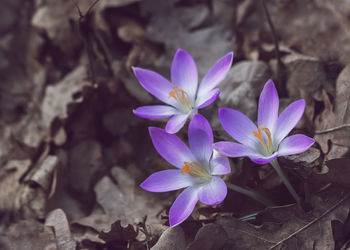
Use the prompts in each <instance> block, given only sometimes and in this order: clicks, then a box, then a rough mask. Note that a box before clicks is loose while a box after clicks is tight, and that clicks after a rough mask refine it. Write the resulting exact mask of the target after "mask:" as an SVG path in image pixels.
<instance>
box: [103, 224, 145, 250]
mask: <svg viewBox="0 0 350 250" xmlns="http://www.w3.org/2000/svg"><path fill="white" fill-rule="evenodd" d="M137 235H138V232H137V231H135V229H134V227H133V226H132V225H130V224H128V225H127V226H126V227H122V225H121V221H120V220H117V221H116V222H114V223H113V224H112V225H111V229H110V230H109V231H108V232H104V231H101V232H100V233H99V235H98V237H99V238H100V239H102V240H104V241H105V242H106V246H107V247H113V248H118V249H119V248H127V247H128V246H129V245H130V244H131V243H132V242H133V241H136V237H137Z"/></svg>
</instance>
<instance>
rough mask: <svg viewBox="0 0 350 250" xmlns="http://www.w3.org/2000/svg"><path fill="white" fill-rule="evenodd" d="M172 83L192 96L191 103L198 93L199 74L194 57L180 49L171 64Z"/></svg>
mask: <svg viewBox="0 0 350 250" xmlns="http://www.w3.org/2000/svg"><path fill="white" fill-rule="evenodd" d="M171 81H172V83H173V84H175V85H177V86H179V87H180V88H182V89H183V90H184V91H186V92H187V94H188V95H189V96H190V98H191V101H194V97H195V95H196V91H197V85H198V72H197V66H196V63H195V61H194V60H193V58H192V56H191V55H190V54H188V53H187V52H186V51H185V50H183V49H178V50H177V51H176V54H175V56H174V59H173V62H172V64H171Z"/></svg>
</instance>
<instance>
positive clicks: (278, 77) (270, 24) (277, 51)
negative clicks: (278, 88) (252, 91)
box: [261, 0, 282, 82]
mask: <svg viewBox="0 0 350 250" xmlns="http://www.w3.org/2000/svg"><path fill="white" fill-rule="evenodd" d="M261 2H262V5H263V9H264V13H265V16H266V19H267V22H268V24H269V27H270V30H271V33H272V39H273V42H274V44H275V56H276V59H277V80H278V82H279V80H281V79H280V78H281V65H282V61H281V56H280V49H279V45H278V40H277V36H276V31H275V27H274V26H273V23H272V21H271V17H270V13H269V11H268V9H267V6H266V2H265V0H261Z"/></svg>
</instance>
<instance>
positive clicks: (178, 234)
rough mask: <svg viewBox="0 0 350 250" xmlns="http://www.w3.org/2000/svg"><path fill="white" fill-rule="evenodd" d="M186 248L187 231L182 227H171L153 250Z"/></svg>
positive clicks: (179, 249)
mask: <svg viewBox="0 0 350 250" xmlns="http://www.w3.org/2000/svg"><path fill="white" fill-rule="evenodd" d="M185 248H186V239H185V233H184V231H183V230H182V228H181V227H179V226H178V227H169V228H168V229H167V230H165V231H164V233H163V234H162V235H161V236H160V238H159V240H158V242H157V244H155V245H154V246H153V247H152V248H151V250H163V249H169V250H182V249H185Z"/></svg>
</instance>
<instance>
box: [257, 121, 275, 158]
mask: <svg viewBox="0 0 350 250" xmlns="http://www.w3.org/2000/svg"><path fill="white" fill-rule="evenodd" d="M261 130H262V131H264V132H265V134H266V136H267V145H268V146H266V143H265V141H264V139H263V136H262V133H261ZM253 134H254V136H255V137H256V138H258V140H259V142H260V143H261V145H262V146H263V148H264V149H265V151H266V152H267V153H271V152H270V151H271V147H272V137H271V132H270V130H269V129H268V128H265V127H264V126H259V128H258V131H253Z"/></svg>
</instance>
